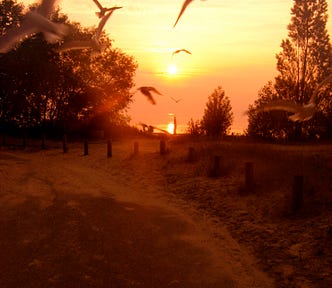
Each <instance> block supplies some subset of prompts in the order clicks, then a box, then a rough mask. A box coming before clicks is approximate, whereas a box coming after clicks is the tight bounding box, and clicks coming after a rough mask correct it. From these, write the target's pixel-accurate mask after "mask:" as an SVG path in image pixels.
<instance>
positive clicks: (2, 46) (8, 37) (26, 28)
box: [0, 21, 38, 53]
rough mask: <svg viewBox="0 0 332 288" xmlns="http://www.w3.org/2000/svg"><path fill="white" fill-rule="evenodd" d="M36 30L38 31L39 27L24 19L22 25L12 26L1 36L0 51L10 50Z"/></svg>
mask: <svg viewBox="0 0 332 288" xmlns="http://www.w3.org/2000/svg"><path fill="white" fill-rule="evenodd" d="M36 32H38V30H37V28H36V27H35V26H34V25H32V24H31V23H29V22H28V21H23V22H22V25H21V26H20V27H13V28H10V29H9V30H8V32H7V33H6V34H5V35H3V36H1V37H0V53H6V52H8V51H10V50H11V49H13V48H14V47H15V45H16V44H17V43H18V42H19V41H21V40H23V38H24V37H26V36H30V35H32V34H34V33H36Z"/></svg>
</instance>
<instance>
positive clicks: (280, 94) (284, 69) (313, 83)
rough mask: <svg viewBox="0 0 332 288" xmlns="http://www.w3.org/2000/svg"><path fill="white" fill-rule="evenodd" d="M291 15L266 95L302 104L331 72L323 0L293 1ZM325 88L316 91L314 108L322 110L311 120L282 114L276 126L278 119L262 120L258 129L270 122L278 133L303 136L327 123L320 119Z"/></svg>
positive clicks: (324, 106) (324, 109)
mask: <svg viewBox="0 0 332 288" xmlns="http://www.w3.org/2000/svg"><path fill="white" fill-rule="evenodd" d="M291 15H292V17H291V23H290V24H289V25H288V31H289V32H288V38H287V39H286V40H282V43H281V48H282V51H281V52H280V53H279V54H277V55H276V59H277V70H278V71H279V75H278V76H277V77H276V78H275V83H274V85H273V90H274V92H273V93H274V96H273V97H272V95H271V97H270V98H271V99H272V98H274V99H276V98H277V99H282V100H290V101H294V102H296V103H298V104H302V105H303V104H306V103H308V101H309V99H310V97H311V96H312V94H313V91H314V90H315V89H316V88H317V86H318V84H319V83H320V82H321V81H322V80H323V79H324V78H325V77H326V76H328V75H329V74H330V73H331V72H332V69H331V68H332V54H331V53H332V49H331V44H330V39H329V35H328V33H327V30H326V23H327V17H328V14H327V3H326V0H294V6H293V7H292V9H291ZM329 90H330V89H326V90H324V91H322V93H320V94H319V99H318V103H319V105H318V107H319V109H320V111H321V112H322V113H318V114H317V115H316V116H315V117H314V118H313V119H312V120H310V121H307V122H303V123H301V122H296V123H294V122H291V121H290V120H288V119H287V113H283V116H282V119H281V122H282V123H283V125H280V121H279V122H278V121H274V122H273V123H270V122H268V121H265V123H266V124H265V127H264V124H263V123H261V124H262V125H263V126H260V127H261V129H263V130H265V131H267V130H270V129H267V127H266V126H270V128H271V125H272V126H273V125H274V128H273V129H274V130H279V134H280V133H281V132H282V131H283V132H282V134H283V133H285V134H286V135H287V137H289V138H297V139H299V138H301V137H302V136H304V135H306V136H308V135H309V134H316V133H315V131H314V130H315V129H316V128H318V127H320V126H321V125H323V126H324V125H326V123H327V121H325V120H324V119H323V118H324V113H325V112H327V111H329V110H331V108H330V107H331V105H332V101H331V100H330V97H329ZM260 96H262V95H259V97H260ZM263 102H264V101H263ZM261 104H262V101H258V102H256V103H255V104H254V106H252V107H251V108H259V107H260V105H261ZM254 110H255V109H251V110H250V112H249V113H250V114H252V113H254ZM274 112H275V111H272V112H270V113H274ZM250 114H249V116H250ZM264 114H265V115H267V113H264ZM325 114H326V113H325ZM326 115H327V114H326ZM254 119H256V118H255V117H249V121H251V120H254ZM263 122H264V121H263ZM256 124H257V123H254V122H252V123H251V122H249V126H248V127H249V128H250V129H248V132H250V131H254V130H253V129H252V128H253V127H254V126H255V125H256ZM257 125H258V124H257ZM315 127H316V128H315ZM256 130H257V129H256ZM263 130H262V131H261V132H263ZM323 130H324V129H323ZM323 130H322V129H318V130H317V131H316V132H317V133H322V131H323ZM325 131H326V129H325ZM256 132H257V131H256ZM263 134H264V133H263ZM266 136H268V134H267V135H266Z"/></svg>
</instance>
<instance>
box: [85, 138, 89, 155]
mask: <svg viewBox="0 0 332 288" xmlns="http://www.w3.org/2000/svg"><path fill="white" fill-rule="evenodd" d="M87 155H89V144H88V140H84V156H87Z"/></svg>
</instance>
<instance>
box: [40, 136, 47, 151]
mask: <svg viewBox="0 0 332 288" xmlns="http://www.w3.org/2000/svg"><path fill="white" fill-rule="evenodd" d="M41 149H43V150H45V149H46V135H45V133H43V134H42V143H41Z"/></svg>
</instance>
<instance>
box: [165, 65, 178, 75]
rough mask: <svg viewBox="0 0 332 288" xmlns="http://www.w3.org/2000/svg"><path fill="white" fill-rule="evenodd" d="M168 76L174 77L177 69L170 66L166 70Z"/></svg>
mask: <svg viewBox="0 0 332 288" xmlns="http://www.w3.org/2000/svg"><path fill="white" fill-rule="evenodd" d="M167 72H168V74H171V75H175V74H176V73H177V72H178V68H177V67H176V66H175V65H170V66H168V68H167Z"/></svg>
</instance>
